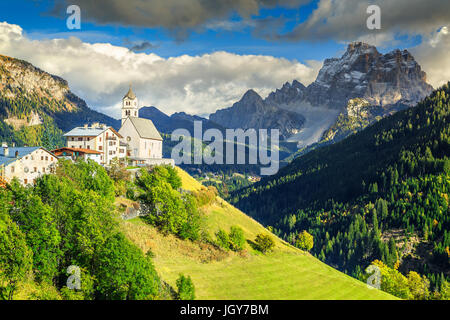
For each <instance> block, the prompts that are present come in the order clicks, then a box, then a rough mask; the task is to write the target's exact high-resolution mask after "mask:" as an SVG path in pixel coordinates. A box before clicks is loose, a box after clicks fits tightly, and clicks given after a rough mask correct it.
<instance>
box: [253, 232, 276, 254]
mask: <svg viewBox="0 0 450 320" xmlns="http://www.w3.org/2000/svg"><path fill="white" fill-rule="evenodd" d="M255 243H256V248H257V249H258V250H259V251H261V252H262V253H266V252H269V251H272V249H273V247H275V241H273V239H272V237H271V236H269V235H268V234H263V233H260V234H258V235H257V236H256V239H255Z"/></svg>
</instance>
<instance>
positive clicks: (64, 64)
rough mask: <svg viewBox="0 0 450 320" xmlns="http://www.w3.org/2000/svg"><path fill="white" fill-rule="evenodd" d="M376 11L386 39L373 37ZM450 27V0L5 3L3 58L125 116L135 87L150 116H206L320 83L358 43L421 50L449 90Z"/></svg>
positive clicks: (431, 72) (422, 59)
mask: <svg viewBox="0 0 450 320" xmlns="http://www.w3.org/2000/svg"><path fill="white" fill-rule="evenodd" d="M73 4H75V5H77V6H78V7H79V8H80V21H81V23H80V29H73V30H70V29H69V28H68V26H67V20H68V19H69V21H73V20H70V16H71V13H69V14H68V13H67V8H68V7H69V6H70V5H73ZM371 5H376V6H378V7H379V8H380V17H381V19H380V22H381V24H380V29H369V28H368V27H367V19H368V18H370V17H371V15H372V12H369V13H368V11H367V10H368V7H369V6H371ZM449 25H450V1H448V0H427V1H423V0H367V1H366V0H278V1H275V0H214V1H211V0H126V1H123V0H96V1H91V0H71V1H66V0H53V1H39V0H3V1H1V2H0V54H4V55H8V56H12V57H15V58H20V59H23V60H26V61H29V62H31V63H32V64H34V65H36V66H37V67H39V68H41V69H43V70H44V71H47V72H49V73H52V74H55V75H58V76H60V77H62V78H64V79H66V80H67V81H68V82H69V86H70V88H71V90H72V91H73V92H74V93H75V94H77V95H78V96H80V97H81V98H83V99H84V100H86V102H87V103H88V105H89V106H90V107H91V108H93V109H96V110H98V111H101V112H104V113H106V114H108V115H110V116H113V117H115V118H118V117H119V116H120V103H121V98H122V97H123V95H124V94H125V93H126V91H127V90H128V86H129V85H130V83H132V85H133V89H134V91H135V93H136V95H137V96H138V98H139V99H140V104H141V106H156V107H158V108H159V109H160V110H161V111H163V112H165V113H167V114H172V113H174V112H187V113H190V114H199V115H203V116H206V115H208V114H209V113H212V112H214V111H215V110H217V109H221V108H226V107H230V106H231V105H232V104H233V103H234V102H237V101H238V100H239V99H240V98H241V97H242V95H243V94H244V93H245V92H246V91H247V90H249V89H254V90H255V91H256V92H258V93H259V94H260V95H261V96H263V97H265V96H267V95H268V94H269V93H270V92H271V91H273V90H275V89H277V88H279V87H281V86H282V85H283V84H284V83H285V82H291V81H293V80H294V79H295V80H298V81H300V82H302V83H303V84H305V85H308V84H310V83H311V82H313V81H314V80H315V78H316V76H317V73H318V72H319V70H320V67H321V65H322V63H323V60H324V59H327V58H331V57H339V56H341V55H342V54H343V53H344V52H345V50H346V47H347V45H348V43H349V42H352V41H365V42H368V43H370V44H373V45H376V46H377V48H378V49H379V51H380V52H383V53H384V52H388V51H390V50H393V49H396V48H399V49H408V50H410V51H411V53H412V54H413V55H414V57H415V58H416V59H417V60H418V62H419V63H420V64H421V66H422V68H423V70H424V71H425V72H426V73H427V75H428V82H429V83H430V84H431V85H433V86H434V87H438V86H440V85H442V84H443V83H445V82H447V81H449V80H450V57H448V56H449V55H448V52H449V49H450V35H449V33H448V31H449V29H448V28H449V27H450V26H449Z"/></svg>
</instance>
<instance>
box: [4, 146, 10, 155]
mask: <svg viewBox="0 0 450 320" xmlns="http://www.w3.org/2000/svg"><path fill="white" fill-rule="evenodd" d="M3 156H4V157H8V156H9V148H8V146H7V145H6V146H5V147H3Z"/></svg>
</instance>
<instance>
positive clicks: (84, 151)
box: [52, 147, 102, 155]
mask: <svg viewBox="0 0 450 320" xmlns="http://www.w3.org/2000/svg"><path fill="white" fill-rule="evenodd" d="M64 150H67V151H72V152H79V153H86V154H102V153H101V152H100V151H96V150H91V149H83V148H69V147H63V148H59V149H55V150H52V153H54V154H56V155H58V153H62V152H64Z"/></svg>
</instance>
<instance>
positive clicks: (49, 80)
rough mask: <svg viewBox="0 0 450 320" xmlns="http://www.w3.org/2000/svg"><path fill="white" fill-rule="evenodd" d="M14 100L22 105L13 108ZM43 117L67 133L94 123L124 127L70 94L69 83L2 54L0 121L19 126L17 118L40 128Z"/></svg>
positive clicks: (0, 64)
mask: <svg viewBox="0 0 450 320" xmlns="http://www.w3.org/2000/svg"><path fill="white" fill-rule="evenodd" d="M12 101H14V103H15V104H16V105H18V106H17V107H14V106H12V103H11V102H12ZM41 117H43V118H49V117H50V118H51V119H53V120H54V121H55V123H56V124H57V126H58V127H59V128H60V129H62V130H63V131H67V130H70V129H72V128H73V127H74V126H80V125H83V124H85V123H92V122H101V123H105V124H107V125H111V126H114V127H116V128H117V127H118V126H119V125H120V121H118V120H115V119H113V118H110V117H108V116H106V115H104V114H102V113H99V112H96V111H94V110H92V109H90V108H89V107H88V106H87V104H86V102H85V101H83V100H82V99H80V98H79V97H77V96H76V95H75V94H73V93H72V92H71V91H70V89H69V86H68V83H67V81H66V80H64V79H62V78H60V77H57V76H54V75H51V74H49V73H47V72H45V71H42V70H40V69H38V68H36V67H35V66H33V65H32V64H30V63H28V62H26V61H22V60H19V59H14V58H10V57H7V56H2V55H0V120H6V121H7V122H8V121H9V122H10V123H15V124H17V125H19V126H20V123H18V122H17V120H16V119H18V120H22V121H23V120H26V121H25V122H24V125H39V124H41V123H42V119H41ZM19 122H20V121H19Z"/></svg>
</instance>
